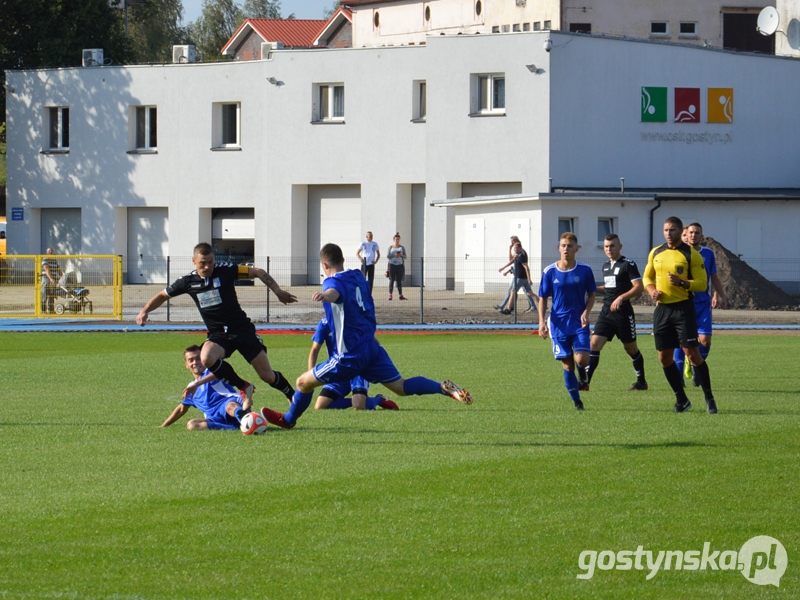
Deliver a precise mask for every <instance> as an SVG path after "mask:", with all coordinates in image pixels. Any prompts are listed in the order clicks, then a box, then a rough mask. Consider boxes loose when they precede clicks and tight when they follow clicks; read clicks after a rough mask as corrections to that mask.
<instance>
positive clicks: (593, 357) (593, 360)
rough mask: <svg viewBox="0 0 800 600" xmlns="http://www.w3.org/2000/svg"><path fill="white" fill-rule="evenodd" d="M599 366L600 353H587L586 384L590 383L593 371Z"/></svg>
mask: <svg viewBox="0 0 800 600" xmlns="http://www.w3.org/2000/svg"><path fill="white" fill-rule="evenodd" d="M599 364H600V353H599V352H590V353H589V366H588V367H587V368H586V380H587V382H588V383H591V382H592V377H593V376H594V371H595V369H596V368H597V365H599Z"/></svg>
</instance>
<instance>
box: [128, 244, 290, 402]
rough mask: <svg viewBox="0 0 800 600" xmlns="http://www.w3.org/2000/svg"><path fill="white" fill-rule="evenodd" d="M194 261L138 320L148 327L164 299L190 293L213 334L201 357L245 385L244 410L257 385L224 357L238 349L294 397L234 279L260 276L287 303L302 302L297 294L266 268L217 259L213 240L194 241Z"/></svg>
mask: <svg viewBox="0 0 800 600" xmlns="http://www.w3.org/2000/svg"><path fill="white" fill-rule="evenodd" d="M192 263H193V264H194V266H195V270H194V271H192V272H191V273H189V274H188V275H185V276H184V277H181V278H180V279H178V280H177V281H176V282H175V283H173V284H172V285H170V286H169V287H168V288H167V289H165V290H163V291H162V292H159V293H158V294H156V295H155V296H153V297H152V298H151V299H150V300H149V301H148V302H147V304H145V305H144V308H142V310H141V311H140V312H139V315H138V316H137V317H136V323H137V324H139V325H141V326H142V327H144V326H145V324H146V323H147V318H148V316H149V314H150V313H151V312H153V311H154V310H156V309H157V308H158V307H159V306H161V305H162V304H164V302H166V301H167V300H169V299H170V298H175V297H176V296H180V295H181V294H189V295H190V296H191V297H192V300H194V303H195V304H196V305H197V309H198V310H199V311H200V316H201V317H202V318H203V322H204V323H205V324H206V327H207V328H208V339H206V341H205V343H204V344H203V349H202V352H201V355H200V360H201V361H202V362H203V364H204V365H205V366H206V367H207V368H208V370H209V371H211V372H212V373H213V374H214V375H215V376H216V378H217V379H220V380H221V381H224V382H225V383H227V384H229V385H233V386H235V387H237V388H238V389H239V390H240V393H241V395H242V403H243V405H244V408H245V410H249V409H250V407H251V406H252V404H253V391H255V387H254V386H253V384H251V383H249V382H247V381H245V380H244V379H242V378H241V377H239V375H237V374H236V372H235V371H234V370H233V367H232V366H231V365H230V364H228V363H227V362H225V360H224V359H226V358H228V357H229V356H230V355H231V354H233V353H234V352H235V351H237V350H238V351H239V353H240V354H241V355H242V356H244V358H245V360H246V361H247V362H249V363H250V364H251V365H253V368H254V369H255V371H256V373H257V374H258V376H259V377H260V378H261V380H262V381H265V382H266V383H268V384H269V385H270V386H272V387H273V388H275V389H276V390H278V391H279V392H281V393H282V394H284V395H285V396H286V397H287V398H289V399H290V400H291V398H292V395H293V394H294V390H293V389H292V386H291V385H290V384H289V382H288V381H286V378H285V377H284V376H283V375H281V373H280V372H278V371H273V370H272V367H271V366H270V364H269V359H268V358H267V349H266V348H265V346H264V343H263V342H262V341H261V338H260V337H258V335H257V334H256V328H255V326H254V325H253V323H252V322H251V321H250V319H249V318H248V316H247V314H245V312H244V311H243V310H242V307H241V306H240V305H239V299H238V298H237V296H236V288H235V287H234V285H233V284H234V282H235V281H236V280H237V279H254V278H256V279H260V280H261V281H262V282H264V285H266V286H267V287H268V288H269V289H271V290H272V291H273V293H274V294H275V295H276V296H277V297H278V300H280V301H281V302H282V303H283V304H290V303H292V302H297V298H295V297H294V296H293V295H292V294H290V293H289V292H285V291H284V290H282V289H281V288H280V286H279V285H278V284H277V283H275V280H274V279H273V278H272V277H270V276H269V275H268V274H267V272H266V271H264V270H263V269H258V268H255V267H248V266H245V265H238V266H237V265H234V264H231V263H220V264H218V265H217V264H215V262H214V249H213V248H212V247H211V245H210V244H206V243H201V244H197V246H195V248H194V253H193V255H192Z"/></svg>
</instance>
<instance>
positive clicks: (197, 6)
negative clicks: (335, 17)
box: [183, 0, 333, 25]
mask: <svg viewBox="0 0 800 600" xmlns="http://www.w3.org/2000/svg"><path fill="white" fill-rule="evenodd" d="M239 4H244V0H240V2H239ZM331 6H333V0H281V14H282V15H283V16H284V17H287V16H289V15H290V14H292V13H294V16H295V18H297V19H324V18H325V11H326V10H328V9H329V8H330V7H331ZM202 9H203V0H183V24H184V25H188V24H189V22H190V21H194V20H195V19H197V17H199V16H200V13H201V11H202Z"/></svg>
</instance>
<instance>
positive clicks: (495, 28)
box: [492, 25, 500, 33]
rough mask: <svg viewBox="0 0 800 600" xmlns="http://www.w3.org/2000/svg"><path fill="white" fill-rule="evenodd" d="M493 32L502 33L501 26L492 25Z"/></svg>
mask: <svg viewBox="0 0 800 600" xmlns="http://www.w3.org/2000/svg"><path fill="white" fill-rule="evenodd" d="M492 33H500V26H499V25H492Z"/></svg>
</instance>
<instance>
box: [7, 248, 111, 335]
mask: <svg viewBox="0 0 800 600" xmlns="http://www.w3.org/2000/svg"><path fill="white" fill-rule="evenodd" d="M64 316H69V317H79V318H95V319H117V320H119V321H121V320H122V257H121V256H114V255H109V254H75V255H73V254H11V255H5V256H3V257H0V318H2V317H15V318H25V317H43V318H47V317H64Z"/></svg>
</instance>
